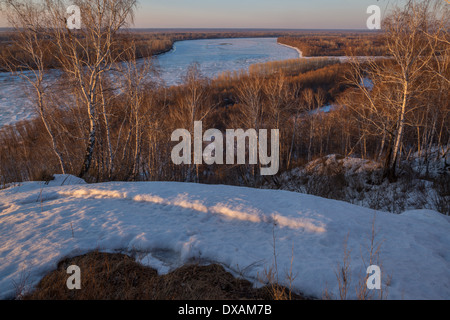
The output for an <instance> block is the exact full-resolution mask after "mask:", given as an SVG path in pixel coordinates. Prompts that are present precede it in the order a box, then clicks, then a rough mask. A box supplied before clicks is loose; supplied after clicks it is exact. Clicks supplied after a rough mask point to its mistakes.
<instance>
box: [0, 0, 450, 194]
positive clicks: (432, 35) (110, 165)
mask: <svg viewBox="0 0 450 320" xmlns="http://www.w3.org/2000/svg"><path fill="white" fill-rule="evenodd" d="M98 1H109V0H98ZM111 1H112V0H111ZM89 3H90V2H89V1H88V0H86V5H89ZM114 3H116V2H114ZM125 3H126V2H121V3H120V4H121V5H124V4H125ZM413 4H414V5H415V6H414V7H410V6H408V7H406V8H405V9H402V10H398V11H395V12H394V13H392V16H391V17H390V19H388V20H387V21H386V26H387V29H386V31H385V35H384V39H385V40H384V41H385V42H384V45H385V46H386V47H387V48H388V50H389V52H388V53H389V56H390V57H391V58H383V59H373V60H364V61H361V60H358V59H351V58H349V59H348V62H346V63H336V61H335V60H333V59H299V60H292V61H288V62H275V63H268V64H265V65H259V66H255V67H253V68H252V70H250V71H249V72H248V73H241V74H236V75H234V74H228V75H226V74H225V75H223V76H222V77H219V78H218V79H215V80H211V79H207V78H205V77H203V76H202V74H201V72H200V69H199V66H198V65H196V64H194V65H192V66H191V67H190V68H189V70H187V71H186V74H185V76H184V77H183V80H184V83H183V85H181V86H178V87H170V88H167V87H161V86H160V85H158V82H156V81H153V80H154V79H155V78H156V77H157V75H156V74H155V73H153V68H152V66H151V65H150V63H151V61H145V62H144V63H142V62H138V61H137V60H136V46H129V47H127V48H126V50H125V51H124V53H123V54H127V55H128V56H127V59H126V61H127V63H124V64H121V68H120V69H119V70H116V72H117V73H116V74H115V76H114V77H112V76H107V75H106V73H105V72H106V71H107V70H108V65H110V64H111V63H112V61H113V59H111V58H109V57H108V55H105V57H106V58H104V59H103V60H99V61H98V60H95V59H97V58H98V57H100V58H101V57H103V56H102V55H90V54H89V52H90V51H87V52H85V53H83V52H81V53H79V55H75V56H74V55H73V52H76V51H77V49H78V48H79V47H78V46H69V47H66V45H69V44H70V43H69V44H67V43H66V42H64V43H62V44H64V45H63V46H61V47H56V49H58V51H56V52H57V53H58V55H59V57H60V59H61V60H63V59H66V60H65V61H66V62H67V63H65V64H64V65H65V69H63V70H62V71H63V72H64V75H63V76H62V77H61V79H60V81H59V82H58V83H55V84H54V85H53V86H52V87H45V86H42V79H41V78H39V77H37V78H36V79H31V81H32V82H33V83H34V84H35V97H36V99H35V106H36V110H37V114H38V116H39V117H38V118H36V119H34V120H30V121H23V122H21V123H18V124H16V125H14V126H10V127H4V128H2V129H1V130H0V177H1V182H0V183H2V184H6V183H8V182H12V181H23V180H34V179H39V180H41V179H43V178H45V177H47V176H48V175H50V174H54V173H63V172H64V173H71V174H74V175H77V176H81V177H83V178H85V179H86V180H88V181H90V182H98V181H113V180H120V181H123V180H125V181H130V180H138V181H140V180H150V181H151V180H159V181H195V182H202V183H221V184H233V185H245V186H261V185H263V184H265V183H267V182H269V183H271V184H272V185H275V186H277V183H278V177H279V175H277V176H273V177H262V176H260V175H259V174H258V172H259V169H260V167H259V166H258V165H239V166H238V165H175V164H174V163H173V162H172V158H171V153H172V150H173V147H174V146H175V145H176V144H177V142H172V139H171V135H172V133H173V132H174V131H175V130H176V129H180V128H183V129H187V130H189V132H191V133H192V134H193V132H194V123H195V122H196V121H202V122H203V128H204V130H206V129H209V128H215V129H219V130H221V131H222V132H225V130H226V129H238V128H242V129H279V130H280V160H281V162H280V174H281V173H283V172H285V171H289V170H291V169H294V168H297V167H299V166H301V165H303V164H305V163H307V162H309V161H311V160H314V159H316V158H320V157H322V156H325V155H328V154H341V155H343V156H356V157H361V158H364V159H374V160H377V161H378V162H381V163H383V171H384V177H385V178H389V179H390V180H391V181H393V180H395V179H396V177H397V176H398V174H399V169H402V170H405V169H404V166H405V161H406V162H407V161H408V159H411V155H413V154H414V153H416V154H417V157H416V160H419V161H421V163H423V164H424V165H426V166H427V167H428V164H431V163H433V162H436V161H445V160H446V156H447V154H448V144H449V142H450V132H449V127H450V126H449V110H450V104H449V101H450V99H449V98H450V97H449V92H450V81H449V79H450V69H449V65H450V46H449V45H448V43H449V42H448V41H449V40H450V39H449V34H448V32H447V29H445V28H441V26H442V25H444V26H445V25H446V24H445V23H446V20H439V18H437V17H440V19H444V18H447V19H448V17H450V15H444V16H442V15H437V16H436V15H432V14H431V13H430V12H429V7H427V6H424V5H422V4H421V3H420V4H416V3H413ZM442 10H443V9H442V7H439V10H438V11H437V12H441V11H442ZM419 13H422V14H419ZM424 13H427V14H424ZM425 18H426V19H427V20H426V22H427V23H424V20H423V19H425ZM428 19H430V20H428ZM58 21H59V20H58ZM398 21H402V24H400V25H399V24H398ZM431 22H432V23H431ZM431 25H432V26H433V28H428V26H431ZM95 26H96V25H95V24H93V25H92V28H95ZM107 30H110V29H107ZM93 34H95V33H93ZM27 35H28V34H24V39H28V40H29V41H31V43H32V44H33V48H35V47H34V46H36V47H37V48H41V47H40V44H41V42H33V39H34V38H33V37H26V36H27ZM31 35H32V33H31ZM105 39H114V37H110V36H108V37H105ZM90 41H91V43H92V44H95V43H99V42H100V43H104V44H105V45H106V48H110V47H113V46H116V45H117V43H116V42H111V43H108V42H105V40H104V38H101V39H95V38H94V39H91V40H90ZM94 48H95V47H94ZM104 48H105V47H99V48H97V49H98V50H99V51H101V52H104V51H102V50H104ZM106 52H107V53H108V54H109V53H110V51H106ZM27 54H28V55H30V56H32V57H34V58H36V61H37V62H39V63H41V65H43V64H42V61H41V60H39V57H40V56H33V55H34V54H35V51H34V50H33V51H29V52H28V53H27ZM74 59H75V60H74ZM79 60H81V61H83V63H84V65H85V66H87V67H83V68H79V65H78V64H77V63H76V62H77V61H79ZM98 65H100V66H103V67H104V69H99V68H94V67H91V66H98ZM41 69H42V68H41ZM41 69H39V70H41ZM38 75H39V73H38ZM92 79H94V80H95V81H92ZM330 104H332V105H334V108H333V111H331V112H322V111H323V110H322V107H324V106H326V105H330ZM436 150H437V152H436ZM406 165H407V163H406Z"/></svg>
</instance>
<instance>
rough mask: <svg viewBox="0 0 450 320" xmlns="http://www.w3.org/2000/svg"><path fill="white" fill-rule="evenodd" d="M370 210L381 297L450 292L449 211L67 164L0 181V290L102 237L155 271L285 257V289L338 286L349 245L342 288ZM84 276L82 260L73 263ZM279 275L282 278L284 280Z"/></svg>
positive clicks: (261, 265) (105, 246) (359, 256)
mask: <svg viewBox="0 0 450 320" xmlns="http://www.w3.org/2000/svg"><path fill="white" fill-rule="evenodd" d="M374 218H375V230H376V238H375V242H376V243H377V244H381V252H380V262H381V264H382V265H381V268H382V272H383V274H382V279H383V286H384V288H385V290H387V292H388V299H449V298H450V221H449V219H448V217H445V216H443V215H441V214H439V213H437V212H434V211H430V210H419V211H417V210H416V211H411V212H406V213H404V214H401V215H394V214H391V213H385V212H379V211H374V210H370V209H367V208H363V207H358V206H355V205H351V204H349V203H345V202H340V201H334V200H328V199H323V198H319V197H315V196H310V195H305V194H299V193H294V192H287V191H278V190H259V189H250V188H239V187H231V186H219V185H218V186H213V185H199V184H187V183H170V182H142V183H117V182H116V183H103V184H92V185H88V184H85V183H84V181H82V180H80V179H77V178H75V177H71V176H56V179H55V180H53V181H50V182H49V183H47V184H46V183H44V182H28V183H23V184H21V185H19V186H11V187H10V188H8V189H5V190H2V191H0V298H2V299H6V298H12V297H13V296H14V294H15V291H16V288H15V283H16V284H17V283H21V282H26V283H27V284H28V286H29V287H30V288H31V287H32V286H33V285H35V284H37V282H38V281H39V280H40V279H41V278H42V277H43V276H44V275H45V274H46V273H47V272H49V271H51V270H53V269H54V268H55V267H56V263H57V262H58V261H59V260H60V259H62V258H63V257H71V256H76V255H80V254H84V253H87V252H89V251H92V250H95V249H100V250H102V251H106V252H115V251H120V252H139V253H140V254H139V256H140V258H141V262H142V263H143V264H146V265H149V266H152V267H154V268H156V269H157V270H158V271H159V272H161V273H165V272H168V271H169V270H171V269H173V268H176V267H178V266H180V265H182V264H183V263H186V262H188V261H191V260H192V259H197V260H198V261H213V262H218V263H221V264H223V265H224V266H226V267H227V268H229V269H230V270H233V271H234V272H236V273H237V274H243V275H244V276H245V277H246V278H247V279H249V280H252V281H254V282H255V283H258V279H261V278H262V275H263V274H264V271H265V270H267V269H269V268H270V267H271V266H273V262H274V255H273V246H274V245H275V248H276V255H277V264H278V271H279V278H280V280H283V279H285V276H286V275H287V274H288V272H289V269H290V267H291V260H292V267H293V272H294V274H296V275H297V276H296V278H295V281H294V283H293V286H294V289H295V290H298V291H301V292H303V293H304V294H307V295H312V296H315V297H322V295H323V293H324V291H325V289H327V290H328V292H331V293H333V294H334V295H335V297H336V298H337V297H338V284H337V280H336V276H335V271H336V267H337V264H338V263H342V260H343V256H344V243H345V241H346V239H347V238H348V240H347V243H348V244H347V248H348V250H349V251H350V258H351V261H350V262H351V272H352V281H353V282H352V284H351V286H350V294H349V297H350V298H356V292H355V290H354V288H355V286H356V285H357V282H358V280H359V279H360V278H363V277H364V276H365V271H366V268H367V266H368V265H365V263H364V261H363V260H365V262H366V263H367V261H368V258H369V254H368V248H369V246H370V243H371V234H372V225H373V221H374ZM81 276H83V270H82V274H81ZM284 284H288V283H287V282H284Z"/></svg>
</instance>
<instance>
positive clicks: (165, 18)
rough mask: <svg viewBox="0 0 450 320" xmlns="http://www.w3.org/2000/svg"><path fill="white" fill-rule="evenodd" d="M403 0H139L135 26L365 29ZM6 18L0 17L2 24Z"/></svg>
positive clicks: (0, 25) (4, 24)
mask: <svg viewBox="0 0 450 320" xmlns="http://www.w3.org/2000/svg"><path fill="white" fill-rule="evenodd" d="M401 2H402V1H401V0H225V1H217V0H140V1H139V6H138V10H137V12H136V19H135V27H136V28H268V29H365V28H366V21H367V19H368V18H369V16H370V14H368V13H367V8H368V7H369V6H370V5H373V4H376V5H379V6H380V8H381V10H382V12H384V11H385V9H386V7H387V6H392V4H393V3H401ZM5 26H7V25H6V21H5V19H4V18H1V17H0V27H5Z"/></svg>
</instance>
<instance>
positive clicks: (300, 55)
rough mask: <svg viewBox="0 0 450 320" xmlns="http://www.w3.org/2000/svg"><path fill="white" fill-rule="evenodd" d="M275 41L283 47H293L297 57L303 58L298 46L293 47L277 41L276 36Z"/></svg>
mask: <svg viewBox="0 0 450 320" xmlns="http://www.w3.org/2000/svg"><path fill="white" fill-rule="evenodd" d="M277 43H278V44H279V45H280V46H284V47H288V48H291V49H294V50H295V51H297V52H298V55H299V58H303V52H301V51H300V49H299V48H296V47H293V46H290V45H287V44H284V43H281V42H279V41H278V38H277Z"/></svg>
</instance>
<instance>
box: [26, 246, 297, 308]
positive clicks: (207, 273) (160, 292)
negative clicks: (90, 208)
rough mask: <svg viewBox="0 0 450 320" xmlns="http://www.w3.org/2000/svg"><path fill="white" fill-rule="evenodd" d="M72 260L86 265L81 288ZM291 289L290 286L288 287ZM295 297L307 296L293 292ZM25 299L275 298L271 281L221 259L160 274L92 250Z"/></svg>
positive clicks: (65, 264) (69, 261)
mask: <svg viewBox="0 0 450 320" xmlns="http://www.w3.org/2000/svg"><path fill="white" fill-rule="evenodd" d="M70 265H77V266H78V267H80V269H81V290H69V289H67V286H66V281H67V279H68V277H69V276H70V275H68V274H67V273H66V270H67V268H68V267H69V266H70ZM283 291H284V292H289V290H288V289H283ZM290 296H291V297H292V299H298V300H301V299H303V298H302V296H299V295H296V294H294V293H290ZM22 298H23V299H25V300H247V299H252V300H272V299H273V296H272V295H271V290H270V288H268V287H263V288H259V289H255V288H253V285H252V284H251V283H250V282H248V281H246V280H242V279H236V278H235V277H233V275H231V274H230V273H228V272H226V271H225V269H224V268H223V267H222V266H220V265H217V264H213V265H209V266H200V265H197V264H196V265H186V266H183V267H181V268H179V269H177V270H175V271H173V272H171V273H169V274H167V275H162V276H159V275H158V274H157V272H156V271H155V270H153V269H151V268H149V267H145V266H143V265H141V264H139V263H137V262H136V261H135V260H134V259H132V258H131V257H129V256H127V255H123V254H108V253H100V252H97V251H96V252H92V253H89V254H86V255H83V256H79V257H75V258H72V259H65V260H63V261H61V262H60V263H59V264H58V267H57V270H55V271H53V272H51V273H50V274H48V275H46V276H45V277H44V278H43V279H42V280H41V282H40V283H39V284H38V285H37V287H36V289H35V291H34V292H32V293H30V294H28V295H25V296H23V297H22Z"/></svg>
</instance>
